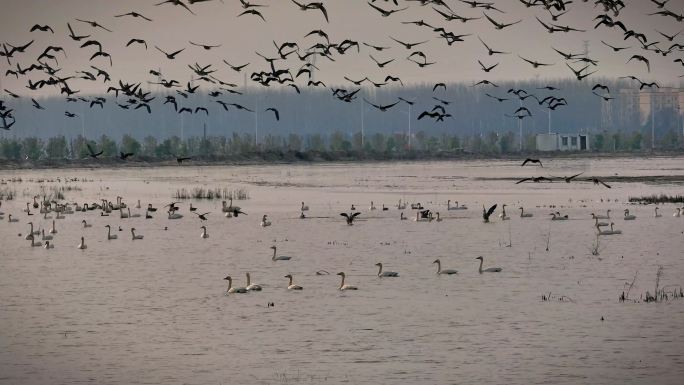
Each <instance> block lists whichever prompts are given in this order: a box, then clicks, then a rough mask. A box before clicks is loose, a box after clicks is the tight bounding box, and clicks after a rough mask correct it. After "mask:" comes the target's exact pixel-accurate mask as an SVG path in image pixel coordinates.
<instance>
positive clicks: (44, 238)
mask: <svg viewBox="0 0 684 385" xmlns="http://www.w3.org/2000/svg"><path fill="white" fill-rule="evenodd" d="M40 232H41V234H42V235H43V236H42V237H41V240H43V241H51V240H52V235H45V230H44V229H43V230H41V231H40Z"/></svg>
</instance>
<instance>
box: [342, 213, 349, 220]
mask: <svg viewBox="0 0 684 385" xmlns="http://www.w3.org/2000/svg"><path fill="white" fill-rule="evenodd" d="M340 215H341V216H343V217H345V218H347V219H349V214H347V213H340Z"/></svg>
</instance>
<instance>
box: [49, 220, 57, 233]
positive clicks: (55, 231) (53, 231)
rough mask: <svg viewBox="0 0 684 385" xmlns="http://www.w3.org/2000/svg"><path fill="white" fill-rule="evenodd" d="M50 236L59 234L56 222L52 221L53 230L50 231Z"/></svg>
mask: <svg viewBox="0 0 684 385" xmlns="http://www.w3.org/2000/svg"><path fill="white" fill-rule="evenodd" d="M50 234H57V229H55V220H54V219H53V220H52V228H51V229H50Z"/></svg>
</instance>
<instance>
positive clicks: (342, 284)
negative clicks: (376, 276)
mask: <svg viewBox="0 0 684 385" xmlns="http://www.w3.org/2000/svg"><path fill="white" fill-rule="evenodd" d="M337 275H341V276H342V282H341V283H340V288H339V290H358V288H357V287H356V286H352V285H345V284H344V278H345V277H346V275H345V274H344V272H342V271H340V272H339V273H337Z"/></svg>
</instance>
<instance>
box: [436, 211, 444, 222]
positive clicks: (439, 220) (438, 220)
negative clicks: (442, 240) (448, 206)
mask: <svg viewBox="0 0 684 385" xmlns="http://www.w3.org/2000/svg"><path fill="white" fill-rule="evenodd" d="M435 214H437V219H435V221H437V222H441V221H442V220H443V219H442V218H440V217H439V211H437V212H436V213H435Z"/></svg>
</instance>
